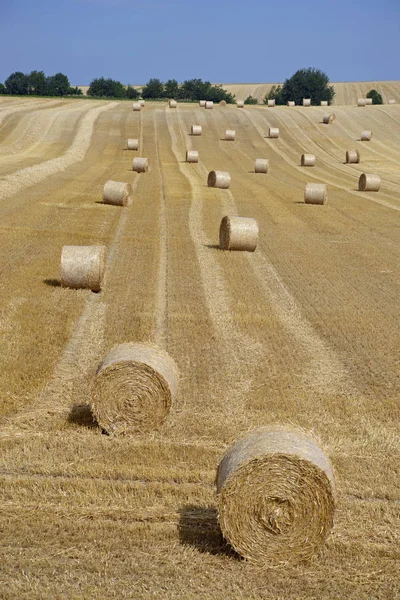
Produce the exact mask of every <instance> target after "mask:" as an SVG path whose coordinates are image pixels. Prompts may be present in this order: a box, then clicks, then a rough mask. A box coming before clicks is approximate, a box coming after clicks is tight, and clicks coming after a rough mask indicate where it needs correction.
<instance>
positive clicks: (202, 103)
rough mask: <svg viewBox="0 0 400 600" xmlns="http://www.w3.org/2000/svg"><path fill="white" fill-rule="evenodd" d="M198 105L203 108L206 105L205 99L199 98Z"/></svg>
mask: <svg viewBox="0 0 400 600" xmlns="http://www.w3.org/2000/svg"><path fill="white" fill-rule="evenodd" d="M199 106H200V108H205V107H206V101H205V100H200V102H199Z"/></svg>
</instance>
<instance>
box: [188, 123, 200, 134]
mask: <svg viewBox="0 0 400 600" xmlns="http://www.w3.org/2000/svg"><path fill="white" fill-rule="evenodd" d="M190 132H191V135H201V134H202V133H203V128H202V126H201V125H192V128H191V130H190Z"/></svg>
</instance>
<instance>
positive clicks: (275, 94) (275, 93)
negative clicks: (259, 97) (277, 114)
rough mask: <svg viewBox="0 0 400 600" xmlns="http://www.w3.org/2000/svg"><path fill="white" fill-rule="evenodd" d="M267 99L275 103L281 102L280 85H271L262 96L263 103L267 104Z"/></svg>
mask: <svg viewBox="0 0 400 600" xmlns="http://www.w3.org/2000/svg"><path fill="white" fill-rule="evenodd" d="M268 100H275V104H283V98H282V86H281V85H273V86H272V87H271V89H270V90H269V92H268V94H266V96H265V98H264V104H268Z"/></svg>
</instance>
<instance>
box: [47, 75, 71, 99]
mask: <svg viewBox="0 0 400 600" xmlns="http://www.w3.org/2000/svg"><path fill="white" fill-rule="evenodd" d="M70 87H71V86H70V83H69V79H68V77H67V76H66V75H64V74H63V73H56V74H55V75H51V76H50V77H47V78H46V94H47V95H48V96H68V93H69V90H70Z"/></svg>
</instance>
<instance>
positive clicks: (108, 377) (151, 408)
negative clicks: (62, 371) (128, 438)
mask: <svg viewBox="0 0 400 600" xmlns="http://www.w3.org/2000/svg"><path fill="white" fill-rule="evenodd" d="M178 380H179V375H178V369H177V366H176V364H175V362H174V360H173V359H172V358H171V357H170V356H169V355H168V354H167V353H166V352H164V351H163V350H160V349H159V348H157V347H155V346H152V345H150V344H136V343H132V342H128V343H125V344H120V345H118V346H115V347H114V348H113V349H112V350H111V351H110V353H109V354H108V355H107V356H106V357H105V358H104V360H103V362H102V363H101V364H100V366H99V368H98V369H97V373H96V377H95V381H94V384H93V390H92V410H93V414H94V416H95V417H96V419H97V422H98V423H99V425H100V427H102V428H103V429H104V430H105V431H107V432H108V433H115V434H122V433H135V432H148V431H153V430H155V429H158V428H159V427H160V426H161V424H162V423H163V422H164V420H165V418H166V417H167V415H168V413H169V411H170V408H171V404H172V402H173V401H174V398H175V396H176V393H177V389H178Z"/></svg>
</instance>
